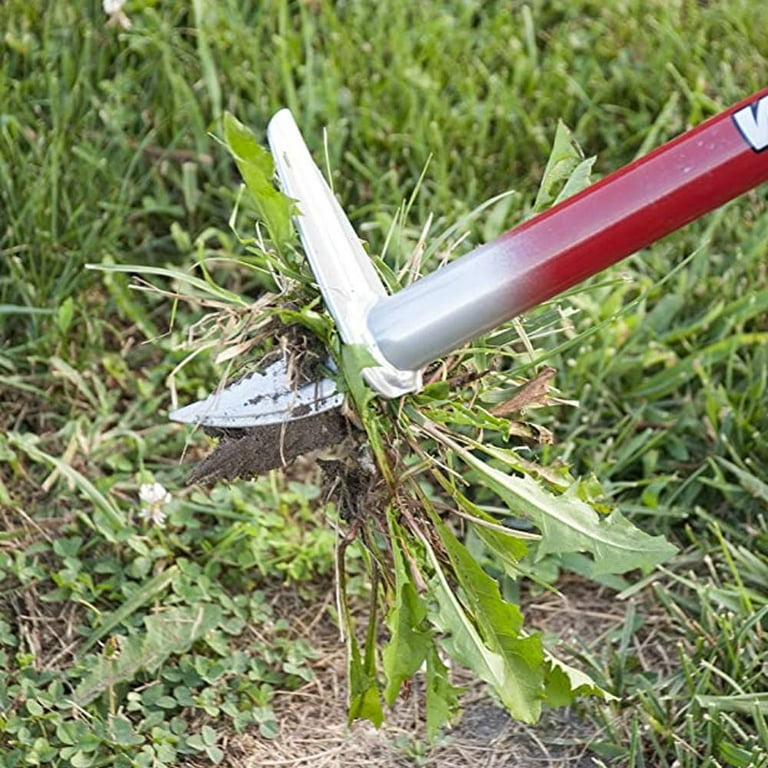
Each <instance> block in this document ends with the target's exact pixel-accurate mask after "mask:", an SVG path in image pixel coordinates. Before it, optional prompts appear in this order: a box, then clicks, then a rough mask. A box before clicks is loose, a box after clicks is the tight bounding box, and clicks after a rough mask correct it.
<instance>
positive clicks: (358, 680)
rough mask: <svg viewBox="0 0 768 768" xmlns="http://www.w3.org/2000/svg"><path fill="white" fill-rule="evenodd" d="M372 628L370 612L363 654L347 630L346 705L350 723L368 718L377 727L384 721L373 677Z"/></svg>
mask: <svg viewBox="0 0 768 768" xmlns="http://www.w3.org/2000/svg"><path fill="white" fill-rule="evenodd" d="M375 628H376V620H375V616H374V617H372V618H371V619H370V621H369V624H368V632H367V634H366V641H365V655H364V656H362V655H361V654H360V646H359V645H358V642H357V639H356V638H355V636H354V634H353V633H351V632H350V634H349V640H348V651H349V663H348V668H349V707H348V711H347V717H348V720H349V722H350V723H351V722H352V721H353V720H370V722H372V723H373V724H374V725H375V726H376V727H377V728H378V727H379V726H380V725H381V724H382V722H383V721H384V711H383V709H382V706H381V694H380V692H379V685H378V682H377V680H376V629H375Z"/></svg>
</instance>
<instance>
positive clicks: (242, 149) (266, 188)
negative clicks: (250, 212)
mask: <svg viewBox="0 0 768 768" xmlns="http://www.w3.org/2000/svg"><path fill="white" fill-rule="evenodd" d="M224 139H225V141H226V144H227V147H228V149H229V151H230V153H231V154H232V157H233V158H234V159H235V163H236V164H237V168H238V170H239V171H240V175H241V176H242V177H243V181H244V182H245V186H246V187H247V188H248V191H249V192H250V193H251V196H252V197H253V200H254V202H255V203H256V207H257V209H258V211H259V216H260V217H261V218H262V219H263V220H264V223H265V224H266V225H267V230H268V231H269V236H270V238H271V239H272V242H273V243H275V245H276V246H277V247H280V246H281V245H282V244H283V243H285V242H287V241H288V240H290V239H291V236H292V233H293V228H292V226H291V216H292V214H293V212H294V204H293V201H292V200H291V199H290V198H289V197H287V196H286V195H284V194H283V193H282V192H279V191H278V190H277V189H275V187H274V185H273V184H272V177H273V176H274V173H275V164H274V161H273V160H272V155H270V153H269V152H268V151H267V150H266V149H264V148H263V147H262V146H261V145H260V144H259V143H258V141H256V136H255V135H254V133H253V131H251V129H250V128H248V127H247V126H245V125H243V124H242V123H241V122H240V121H239V120H238V119H237V118H236V117H234V116H233V115H231V114H230V113H229V112H225V114H224Z"/></svg>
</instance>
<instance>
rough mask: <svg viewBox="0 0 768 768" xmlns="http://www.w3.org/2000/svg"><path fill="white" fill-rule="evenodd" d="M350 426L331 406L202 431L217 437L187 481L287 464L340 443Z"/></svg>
mask: <svg viewBox="0 0 768 768" xmlns="http://www.w3.org/2000/svg"><path fill="white" fill-rule="evenodd" d="M350 431H351V426H350V422H349V420H348V419H346V418H345V417H344V416H343V415H342V414H341V412H340V410H339V409H337V408H334V409H331V410H328V411H323V412H322V413H316V414H313V415H312V416H306V417H304V418H302V419H295V420H293V421H286V422H283V423H280V424H266V425H264V426H260V427H249V428H247V429H229V430H213V429H206V432H208V433H209V434H212V435H214V436H218V437H219V444H218V445H217V446H216V449H215V450H214V451H213V453H211V454H210V455H209V456H207V457H206V458H205V459H203V461H201V462H200V463H199V464H198V465H197V466H196V467H195V468H194V469H193V470H192V472H191V473H190V474H189V476H188V477H187V482H188V483H190V484H192V483H201V484H204V485H211V484H213V483H216V482H217V481H219V480H236V479H237V478H244V479H247V478H251V477H255V476H256V475H261V474H263V473H264V472H268V471H269V470H271V469H280V468H282V467H285V466H288V465H289V464H290V463H291V462H293V461H294V460H295V459H296V458H297V457H299V456H303V455H305V454H309V453H313V452H315V451H320V450H322V449H325V448H329V447H331V446H335V445H338V444H341V443H343V442H344V441H345V440H346V439H347V438H348V437H349V436H350Z"/></svg>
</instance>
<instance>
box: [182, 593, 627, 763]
mask: <svg viewBox="0 0 768 768" xmlns="http://www.w3.org/2000/svg"><path fill="white" fill-rule="evenodd" d="M565 588H566V589H568V590H572V591H573V596H572V597H571V596H570V595H569V594H568V593H567V592H566V593H564V594H559V595H554V594H553V595H546V596H544V597H540V598H537V599H536V605H537V606H539V610H534V609H533V605H532V604H531V605H528V607H527V609H526V612H527V614H528V615H529V616H530V618H531V622H530V623H531V624H533V625H534V626H535V628H537V629H541V630H543V631H555V630H557V631H558V632H562V631H563V630H564V629H567V631H566V635H571V636H572V637H573V638H575V637H577V636H578V638H579V640H580V641H581V642H584V643H586V644H589V642H590V640H592V641H594V640H595V639H596V638H597V637H600V636H602V635H603V634H604V633H605V632H607V631H609V630H610V629H611V628H613V627H616V626H617V625H618V624H620V623H621V621H622V620H623V617H624V613H625V606H623V605H621V604H617V603H616V601H615V599H614V596H613V594H612V593H610V592H609V590H605V591H599V590H598V589H596V587H595V585H590V584H586V583H584V582H583V581H577V580H574V581H573V582H569V583H567V584H566V587H565ZM329 599H330V598H329ZM585 600H586V601H587V602H584V601H585ZM292 605H293V611H294V613H293V616H292V622H293V624H294V626H295V627H297V628H301V627H303V632H302V633H304V632H305V633H306V634H305V635H304V636H305V637H306V638H307V640H308V641H309V642H311V644H312V645H313V647H315V648H317V649H318V650H319V651H320V653H321V657H320V658H319V659H318V660H317V661H315V662H314V663H313V664H312V667H313V671H314V674H315V679H314V680H313V681H312V682H311V683H308V684H307V685H305V686H304V687H302V688H300V689H299V690H296V691H292V692H283V693H280V694H278V696H277V697H276V699H275V702H274V708H275V713H276V716H277V720H278V723H279V725H280V731H279V733H278V734H277V736H276V737H275V738H273V739H267V738H262V737H261V736H260V735H259V734H258V733H255V732H249V733H246V734H244V735H240V736H234V735H233V736H232V737H231V738H230V739H229V742H228V744H227V759H226V761H225V763H224V765H225V766H227V768H235V766H237V767H238V768H260V767H261V766H264V767H265V768H267V767H275V768H278V767H280V768H294V767H296V768H299V767H300V766H312V768H337V767H338V768H341V766H344V768H355V767H356V766H360V767H361V768H362V766H366V768H406V767H408V768H410V767H411V766H440V768H513V767H514V768H534V766H535V767H536V768H542V767H544V766H573V767H574V768H587V767H588V766H590V767H592V766H596V765H598V764H599V763H597V762H596V761H595V760H594V759H593V753H591V751H590V748H589V744H590V742H591V741H593V740H594V739H595V738H597V737H598V736H599V734H598V733H597V732H596V726H595V725H594V724H593V723H591V722H589V721H588V720H585V719H582V718H581V716H580V715H579V714H578V708H571V709H558V710H551V711H548V712H546V713H545V714H544V716H543V717H542V719H541V721H540V722H539V723H538V724H537V725H536V726H533V727H532V726H526V725H523V724H521V723H516V722H514V721H513V720H511V718H510V717H509V715H508V714H507V713H506V711H505V710H504V709H503V708H502V707H501V706H499V705H498V704H497V703H496V702H495V700H494V699H493V697H492V696H491V694H490V693H489V692H488V690H487V689H486V688H485V686H483V685H481V684H478V683H476V682H474V681H472V680H471V679H470V678H469V677H468V676H467V674H466V673H465V672H464V671H463V670H459V669H456V670H454V678H455V679H454V682H455V683H457V684H459V685H462V684H463V685H465V686H466V692H465V694H464V695H463V697H462V706H463V714H462V715H461V717H460V719H459V720H458V722H457V723H456V724H455V725H454V727H453V728H452V729H451V730H449V731H448V732H447V733H446V734H445V735H444V736H443V737H442V738H441V739H440V740H439V741H438V743H436V744H434V745H429V744H428V742H427V740H426V730H425V713H424V704H423V696H422V693H421V691H419V690H418V689H419V684H418V681H416V682H415V684H414V686H413V691H412V693H411V695H410V696H409V697H408V698H407V699H405V700H400V701H398V703H397V704H396V705H395V707H394V708H393V710H392V711H390V712H389V713H388V716H387V719H386V723H385V725H384V726H383V727H382V728H381V729H378V730H377V729H376V728H375V727H374V726H373V725H371V724H370V723H368V722H355V723H352V724H351V725H348V724H347V722H346V658H345V650H344V647H343V643H342V642H341V641H340V639H339V635H338V629H337V628H336V626H335V624H334V623H333V622H332V621H331V619H330V618H328V616H327V613H326V614H324V615H323V616H322V617H319V616H318V613H317V610H316V607H315V608H314V609H312V608H311V606H307V607H306V612H305V614H304V615H299V614H297V613H296V607H297V606H296V604H295V602H294V603H292ZM315 606H316V603H315ZM300 631H301V630H300ZM193 765H194V766H203V765H205V764H204V763H197V762H196V763H190V764H189V765H188V767H187V768H192V766H193Z"/></svg>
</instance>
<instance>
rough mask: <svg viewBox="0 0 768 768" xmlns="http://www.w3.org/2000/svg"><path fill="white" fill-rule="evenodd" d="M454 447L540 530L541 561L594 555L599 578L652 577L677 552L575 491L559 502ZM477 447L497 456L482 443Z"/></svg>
mask: <svg viewBox="0 0 768 768" xmlns="http://www.w3.org/2000/svg"><path fill="white" fill-rule="evenodd" d="M452 447H453V448H454V450H456V452H457V453H458V454H459V456H461V458H462V459H463V460H464V461H465V462H466V463H467V464H468V465H469V466H470V467H472V468H473V469H474V470H476V471H477V472H478V473H479V474H480V476H481V477H482V481H483V483H484V484H485V485H487V486H488V487H489V488H491V489H492V490H493V491H494V492H496V493H497V494H498V495H499V496H500V497H501V498H502V499H503V500H504V501H505V502H506V504H507V505H508V506H509V508H510V510H511V511H512V512H513V513H514V514H516V515H521V516H523V517H527V518H528V519H530V520H531V521H532V522H533V523H534V524H535V525H536V527H537V528H538V529H539V532H540V533H541V541H540V542H539V544H538V547H537V554H536V556H537V559H541V558H543V557H544V556H545V555H547V554H563V553H565V552H589V553H590V554H591V555H592V557H593V558H594V561H595V569H594V573H595V575H600V574H605V573H625V572H627V571H630V570H633V569H635V568H639V569H641V570H643V571H645V572H647V571H649V570H650V569H651V568H653V567H654V566H656V565H658V564H659V563H661V562H663V561H664V560H667V559H668V558H670V557H671V556H672V555H674V554H675V552H676V551H677V548H676V547H675V546H674V545H672V544H670V543H669V542H668V541H667V540H666V539H665V538H664V537H663V536H650V535H649V534H647V533H644V532H643V531H641V530H640V529H638V528H636V527H635V526H634V525H633V524H632V523H631V522H630V521H629V520H627V518H626V517H624V515H622V514H621V512H619V511H618V510H615V511H614V512H612V513H611V514H610V515H607V516H604V515H600V514H598V513H597V512H596V511H595V510H594V509H593V508H592V507H591V506H590V505H589V504H587V503H586V502H584V501H582V500H581V499H580V498H578V496H577V495H576V493H575V492H574V491H573V490H571V489H569V491H568V492H566V493H564V494H562V495H559V496H555V495H553V494H552V493H550V492H549V491H547V490H545V489H544V488H542V487H541V486H540V485H539V484H538V483H536V482H535V481H534V480H533V479H531V478H530V477H513V476H512V475H507V474H505V473H504V472H501V471H500V470H498V469H496V468H494V467H492V466H491V465H490V464H488V463H487V462H485V461H483V460H482V459H479V458H478V457H477V456H475V455H474V454H472V453H471V452H470V451H468V450H466V449H465V448H463V447H461V446H459V445H458V444H453V446H452ZM476 447H478V448H480V449H481V450H484V451H487V452H489V453H491V454H492V452H493V449H492V448H489V447H488V446H483V445H480V444H479V443H478V444H477V445H476Z"/></svg>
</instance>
